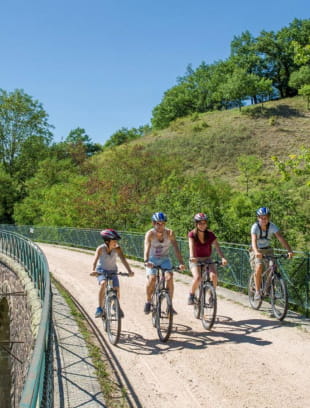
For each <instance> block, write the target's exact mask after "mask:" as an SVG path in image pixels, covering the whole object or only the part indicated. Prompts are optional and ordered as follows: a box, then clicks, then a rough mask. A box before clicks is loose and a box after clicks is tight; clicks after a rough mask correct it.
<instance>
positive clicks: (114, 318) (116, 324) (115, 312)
mask: <svg viewBox="0 0 310 408" xmlns="http://www.w3.org/2000/svg"><path fill="white" fill-rule="evenodd" d="M106 330H107V332H108V337H109V340H110V342H111V343H112V344H114V345H115V344H117V342H118V341H119V337H120V334H121V317H120V305H119V301H118V298H117V296H116V295H115V294H108V296H107V299H106Z"/></svg>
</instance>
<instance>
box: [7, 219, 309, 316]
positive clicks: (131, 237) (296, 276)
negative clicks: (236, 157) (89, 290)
mask: <svg viewBox="0 0 310 408" xmlns="http://www.w3.org/2000/svg"><path fill="white" fill-rule="evenodd" d="M3 228H5V229H8V230H12V231H17V232H19V233H20V234H22V235H25V236H27V237H28V238H30V239H32V240H33V241H37V242H48V243H55V244H58V245H67V246H75V247H80V248H88V249H95V248H96V247H97V246H98V245H100V244H101V243H102V239H101V238H100V235H99V230H95V229H77V228H60V227H40V226H39V227H37V226H36V227H34V226H16V225H5V226H3ZM121 236H122V240H121V245H122V248H123V250H124V252H125V253H126V255H127V256H128V257H132V258H135V259H138V260H143V244H144V234H139V233H132V232H121ZM177 241H178V244H179V247H180V250H181V252H182V255H183V257H184V259H185V260H186V261H187V260H188V241H187V240H186V239H184V238H177ZM221 247H222V249H223V251H224V253H225V256H226V258H227V259H228V261H229V265H228V266H227V267H225V268H221V269H220V273H219V280H220V283H221V284H223V285H229V286H231V287H235V288H238V289H240V290H243V291H244V290H246V288H247V284H248V277H249V274H250V272H251V267H250V263H249V252H248V246H247V245H240V244H232V243H226V242H221ZM280 252H283V251H282V250H281V249H275V253H280ZM171 256H172V258H173V259H174V261H175V262H176V260H175V258H174V254H173V253H171ZM280 267H281V271H282V274H283V276H284V278H285V279H286V281H287V284H288V290H289V301H290V303H291V305H295V306H296V307H297V308H299V309H301V310H303V311H304V312H305V313H306V314H307V315H308V314H309V312H310V253H309V252H296V253H295V256H294V258H293V259H292V260H283V261H282V260H281V264H280Z"/></svg>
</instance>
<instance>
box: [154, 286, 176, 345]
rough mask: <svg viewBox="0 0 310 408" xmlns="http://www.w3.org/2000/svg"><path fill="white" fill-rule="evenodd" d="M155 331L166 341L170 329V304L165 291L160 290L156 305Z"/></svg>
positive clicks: (171, 315)
mask: <svg viewBox="0 0 310 408" xmlns="http://www.w3.org/2000/svg"><path fill="white" fill-rule="evenodd" d="M156 312H157V333H158V336H159V339H160V340H161V341H163V342H166V341H167V340H168V339H169V336H170V333H171V330H172V321H173V313H172V304H171V300H170V296H169V294H168V293H167V292H161V293H160V295H159V302H158V305H157V309H156Z"/></svg>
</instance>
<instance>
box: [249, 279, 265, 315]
mask: <svg viewBox="0 0 310 408" xmlns="http://www.w3.org/2000/svg"><path fill="white" fill-rule="evenodd" d="M255 292H256V288H255V272H252V273H251V275H250V278H249V283H248V296H249V302H250V305H251V307H252V309H255V310H258V309H259V308H260V307H261V305H262V302H263V300H262V298H261V297H260V299H258V300H255V299H254V296H255Z"/></svg>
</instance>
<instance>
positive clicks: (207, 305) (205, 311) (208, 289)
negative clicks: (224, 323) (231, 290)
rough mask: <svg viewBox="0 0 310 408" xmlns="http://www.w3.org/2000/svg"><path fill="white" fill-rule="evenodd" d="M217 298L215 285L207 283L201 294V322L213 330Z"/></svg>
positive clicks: (206, 327)
mask: <svg viewBox="0 0 310 408" xmlns="http://www.w3.org/2000/svg"><path fill="white" fill-rule="evenodd" d="M216 310H217V298H216V291H215V288H214V286H213V285H212V284H211V283H207V284H206V285H205V286H204V288H203V290H202V295H201V322H202V325H203V327H204V328H205V329H207V330H211V329H212V326H213V324H214V322H215V317H216Z"/></svg>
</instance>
